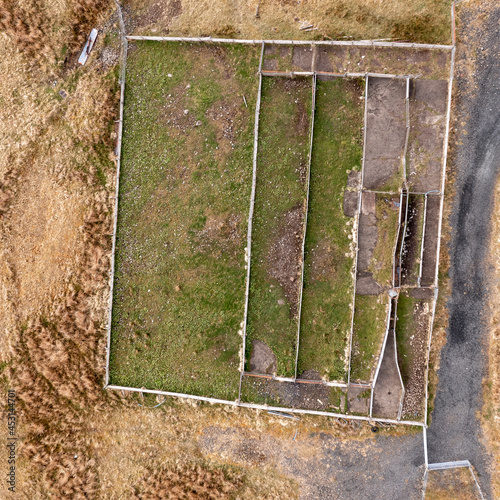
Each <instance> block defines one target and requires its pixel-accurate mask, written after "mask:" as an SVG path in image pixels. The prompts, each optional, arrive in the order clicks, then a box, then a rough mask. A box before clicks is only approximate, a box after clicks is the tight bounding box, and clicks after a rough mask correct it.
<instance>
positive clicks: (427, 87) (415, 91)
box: [407, 79, 448, 193]
mask: <svg viewBox="0 0 500 500" xmlns="http://www.w3.org/2000/svg"><path fill="white" fill-rule="evenodd" d="M447 97H448V82H447V81H445V80H423V79H417V80H412V82H411V87H410V137H409V141H408V159H409V161H408V173H407V175H408V184H409V186H410V190H411V191H415V192H420V193H426V192H427V191H431V190H433V189H437V190H440V189H441V173H442V169H443V165H442V157H443V140H444V133H445V128H446V101H447Z"/></svg>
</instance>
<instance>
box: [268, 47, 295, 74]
mask: <svg viewBox="0 0 500 500" xmlns="http://www.w3.org/2000/svg"><path fill="white" fill-rule="evenodd" d="M292 57H293V48H292V46H291V45H266V46H265V48H264V60H263V62H262V69H263V70H268V71H291V67H292Z"/></svg>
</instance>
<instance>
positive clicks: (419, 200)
mask: <svg viewBox="0 0 500 500" xmlns="http://www.w3.org/2000/svg"><path fill="white" fill-rule="evenodd" d="M423 233H424V196H423V195H416V194H413V195H410V198H409V210H408V224H407V237H406V238H405V244H406V245H410V244H411V245H412V246H413V253H414V255H413V259H412V261H411V262H410V261H409V259H408V257H409V254H408V252H406V255H405V256H403V266H404V267H405V268H408V267H409V269H407V274H408V275H407V276H406V277H405V279H404V284H405V285H412V286H416V285H417V282H418V275H419V272H420V253H421V249H422V236H423Z"/></svg>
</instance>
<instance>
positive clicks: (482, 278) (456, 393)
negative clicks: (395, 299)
mask: <svg viewBox="0 0 500 500" xmlns="http://www.w3.org/2000/svg"><path fill="white" fill-rule="evenodd" d="M476 9H477V11H473V10H472V9H471V10H470V11H465V12H463V14H462V15H461V30H460V32H459V35H460V39H461V40H466V42H467V46H466V47H465V50H464V49H463V48H462V47H463V46H462V47H460V46H459V51H458V54H457V55H458V63H459V64H458V67H457V74H456V76H457V89H458V96H457V99H456V104H457V106H458V109H457V112H458V113H457V118H458V120H463V119H465V117H468V119H467V121H466V122H465V126H464V129H463V130H461V134H460V137H458V138H457V139H458V141H457V143H458V144H460V146H459V147H458V150H457V157H456V162H455V163H456V167H457V183H456V190H457V191H456V193H457V194H456V199H455V202H454V207H453V208H454V209H453V214H454V215H453V217H452V221H451V222H452V227H453V230H454V236H453V239H452V242H451V262H452V266H451V276H452V279H453V289H452V296H451V299H450V302H449V307H450V326H449V332H448V343H447V344H446V346H445V348H444V349H443V352H442V359H441V368H440V370H439V383H438V391H437V397H436V401H435V410H434V413H433V415H432V424H431V427H430V429H429V433H428V443H429V460H430V461H431V462H441V461H448V460H461V459H468V460H470V461H471V462H472V464H473V465H474V467H475V468H476V470H477V471H478V473H479V480H480V483H481V486H482V488H483V492H484V493H485V497H486V498H491V487H490V477H489V473H488V465H489V462H490V458H489V456H488V454H487V453H486V450H485V449H484V447H483V445H482V443H481V440H482V439H483V435H482V430H481V427H480V422H479V420H478V418H477V415H478V414H479V413H480V412H481V409H482V406H483V399H482V379H483V377H485V376H486V374H487V361H488V360H487V357H486V356H487V352H486V346H487V340H488V334H489V332H488V330H487V328H486V327H485V324H484V320H485V314H486V313H485V306H484V304H485V302H487V300H488V292H487V286H488V278H489V276H488V268H487V260H486V259H487V258H488V255H487V252H488V239H489V236H490V230H491V227H490V219H489V215H490V214H491V212H492V209H493V192H494V187H495V180H496V178H497V175H498V170H499V168H498V167H499V164H500V142H499V141H498V137H499V134H500V108H499V107H498V102H499V101H500V61H499V59H498V53H499V51H500V31H499V29H498V27H499V22H500V7H499V6H498V5H497V6H496V7H494V8H491V9H490V12H486V14H484V13H481V12H480V11H479V10H480V8H476ZM481 9H485V10H487V8H485V7H482V8H481ZM469 47H470V49H469ZM473 47H474V48H473ZM475 47H481V49H480V50H481V51H480V52H478V53H477V54H479V55H478V56H477V61H476V65H475V67H473V66H472V67H471V65H473V64H474V61H473V60H472V61H471V54H469V53H468V50H470V51H474V50H476V49H475ZM474 54H476V52H474ZM469 71H470V72H471V73H472V72H473V74H474V77H475V78H474V80H475V81H474V82H472V81H471V78H472V77H471V76H470V74H468V72H469ZM473 83H474V88H473V89H471V86H472V84H473Z"/></svg>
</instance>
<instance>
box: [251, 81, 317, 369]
mask: <svg viewBox="0 0 500 500" xmlns="http://www.w3.org/2000/svg"><path fill="white" fill-rule="evenodd" d="M311 96H312V90H311V79H292V80H290V79H286V78H264V80H263V83H262V104H261V111H260V124H259V150H258V163H257V184H256V194H255V209H254V217H253V228H252V256H251V267H250V272H251V276H250V295H249V307H248V327H247V346H248V350H250V349H251V346H252V340H254V339H258V340H261V341H263V342H265V343H266V344H267V345H268V346H269V347H270V348H271V349H272V350H273V352H274V354H275V355H276V357H277V373H278V374H279V375H281V376H293V375H294V373H295V355H296V338H297V329H298V317H297V303H298V292H299V290H300V288H299V287H300V286H302V284H301V283H300V281H301V279H300V273H299V271H300V269H301V256H300V251H296V252H295V251H293V252H292V253H290V254H287V253H286V252H283V251H282V250H280V248H281V245H284V246H285V247H286V248H293V250H297V248H299V247H300V244H301V241H302V235H303V230H304V228H303V215H304V211H305V199H306V182H305V180H306V174H307V165H308V154H309V132H310V130H309V123H310V113H311ZM294 210H296V211H298V212H300V217H301V218H302V219H301V221H300V222H297V223H295V224H294V226H293V229H292V230H290V228H289V227H288V228H287V213H290V212H291V211H294ZM294 230H295V234H294ZM292 240H293V241H292ZM284 260H286V261H287V264H285V265H283V262H284ZM278 261H279V262H278ZM281 267H283V268H284V269H281V271H278V273H279V276H277V274H276V273H275V270H276V269H278V268H281ZM292 279H293V280H295V282H294V284H292V285H288V283H290V282H291V280H292ZM287 281H288V283H287ZM297 285H298V286H297ZM247 354H250V352H247Z"/></svg>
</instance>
